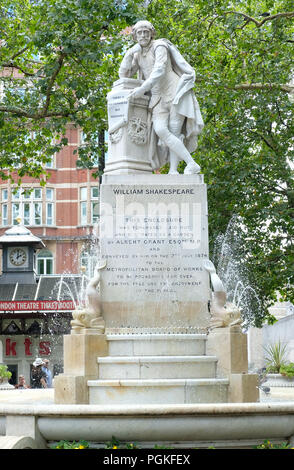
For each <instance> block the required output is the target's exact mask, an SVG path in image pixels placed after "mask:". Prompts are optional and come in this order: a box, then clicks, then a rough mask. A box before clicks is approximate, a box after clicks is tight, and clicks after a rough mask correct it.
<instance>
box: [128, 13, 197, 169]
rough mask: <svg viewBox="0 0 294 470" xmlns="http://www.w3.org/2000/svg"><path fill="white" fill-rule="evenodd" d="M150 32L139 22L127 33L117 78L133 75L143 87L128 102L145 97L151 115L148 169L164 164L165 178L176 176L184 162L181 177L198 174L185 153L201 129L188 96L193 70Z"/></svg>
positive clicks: (191, 95) (193, 146)
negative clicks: (130, 34)
mask: <svg viewBox="0 0 294 470" xmlns="http://www.w3.org/2000/svg"><path fill="white" fill-rule="evenodd" d="M154 36H155V29H154V27H153V25H152V24H151V23H149V21H139V22H138V23H136V24H135V26H134V27H133V37H134V39H135V40H136V41H137V44H136V45H135V46H133V47H131V48H130V49H129V50H128V51H127V52H126V54H125V56H124V58H123V60H122V63H121V66H120V69H119V76H120V78H124V77H129V78H131V77H132V76H133V75H134V74H135V73H137V72H138V75H139V77H138V78H140V79H142V80H143V83H142V85H141V86H140V87H138V88H136V89H135V90H133V91H132V92H131V94H130V98H132V97H133V98H140V97H141V96H143V95H144V94H145V93H147V92H150V94H151V98H150V101H149V110H150V112H151V116H152V117H151V127H152V128H151V133H150V159H151V164H152V167H153V169H158V168H160V167H162V166H163V165H164V164H165V163H167V162H168V161H169V163H170V170H169V174H176V173H178V170H177V167H178V163H179V162H180V161H182V160H184V161H185V162H186V163H187V166H186V168H185V170H184V173H185V174H194V173H199V171H200V167H199V165H198V164H197V163H196V162H195V161H194V160H193V158H192V156H191V152H193V151H194V150H195V149H196V148H197V138H198V135H199V134H200V132H201V131H202V129H203V126H204V123H203V119H202V116H201V112H200V108H199V104H198V102H197V99H196V97H195V94H194V92H193V86H194V83H195V72H194V69H193V68H192V67H191V66H190V65H189V64H188V63H187V62H186V60H185V59H184V58H183V56H182V55H181V54H180V52H179V51H178V49H177V48H176V47H175V46H174V45H173V44H172V43H171V42H170V41H168V40H167V39H157V40H155V39H154Z"/></svg>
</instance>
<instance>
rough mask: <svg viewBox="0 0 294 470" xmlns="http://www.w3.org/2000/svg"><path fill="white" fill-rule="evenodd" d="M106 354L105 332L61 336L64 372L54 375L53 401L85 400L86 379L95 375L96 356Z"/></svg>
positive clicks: (77, 401) (74, 402) (82, 401)
mask: <svg viewBox="0 0 294 470" xmlns="http://www.w3.org/2000/svg"><path fill="white" fill-rule="evenodd" d="M107 354H108V346H107V341H106V336H105V335H101V334H91V333H90V332H88V334H73V335H65V336H64V374H61V375H59V376H57V377H55V379H54V388H55V403H58V404H65V403H68V404H71V403H72V404H78V403H85V404H87V403H89V397H88V387H87V381H88V380H90V379H97V377H98V364H97V357H103V356H106V355H107Z"/></svg>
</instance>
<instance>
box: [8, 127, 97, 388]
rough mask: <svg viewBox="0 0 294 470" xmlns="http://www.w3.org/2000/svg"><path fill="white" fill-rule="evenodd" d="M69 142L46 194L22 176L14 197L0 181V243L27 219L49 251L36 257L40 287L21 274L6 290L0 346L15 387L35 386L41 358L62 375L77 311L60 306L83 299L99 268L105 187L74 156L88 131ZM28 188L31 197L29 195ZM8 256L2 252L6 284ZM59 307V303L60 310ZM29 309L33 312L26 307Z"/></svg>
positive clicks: (70, 132) (71, 133)
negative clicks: (21, 382)
mask: <svg viewBox="0 0 294 470" xmlns="http://www.w3.org/2000/svg"><path fill="white" fill-rule="evenodd" d="M66 137H67V139H68V145H67V146H66V147H65V148H64V149H63V150H62V151H60V152H59V153H57V154H55V155H54V156H53V158H52V161H51V162H50V164H49V165H48V171H50V174H51V176H50V178H49V180H48V182H47V184H46V186H45V187H42V186H41V185H40V181H39V180H36V179H33V178H30V177H24V178H23V180H22V186H21V189H20V190H18V191H17V192H16V193H14V191H13V190H14V189H15V188H16V185H13V184H11V183H10V182H8V181H3V180H0V205H1V210H0V237H1V236H2V235H4V234H6V232H7V230H8V231H9V229H10V228H11V227H14V226H16V225H18V224H19V221H20V219H21V223H22V224H23V225H24V226H25V227H27V228H28V229H29V230H30V232H31V233H32V234H33V235H35V236H36V237H38V238H40V239H41V241H42V242H43V243H44V245H45V246H44V247H41V248H37V249H36V251H35V268H36V275H37V276H36V281H33V282H32V283H31V284H23V283H21V282H18V281H20V277H19V278H18V276H17V272H16V276H15V281H14V282H12V281H11V280H10V281H9V282H10V283H9V284H8V283H6V284H5V283H4V284H2V285H0V341H2V344H3V361H4V363H5V364H7V365H8V367H9V369H10V370H11V371H12V373H13V380H12V382H11V383H16V381H17V377H18V375H19V374H24V375H25V378H26V381H27V383H29V382H30V369H31V366H32V363H33V361H34V359H35V358H36V357H37V356H38V357H42V358H45V357H47V358H49V360H50V369H51V370H52V372H53V373H54V374H56V373H59V372H60V371H62V367H63V335H64V334H67V333H69V331H70V320H71V311H72V309H73V308H72V307H69V308H65V307H64V305H63V306H62V301H64V300H65V301H66V302H68V304H66V305H69V304H70V301H71V300H72V296H73V297H74V298H75V300H78V299H77V292H76V291H77V289H78V288H79V287H78V288H77V286H80V285H81V283H84V279H85V277H84V276H83V275H84V274H86V275H88V276H90V275H91V272H92V271H93V268H94V266H95V263H96V259H95V256H91V255H89V252H90V250H91V246H92V234H93V230H94V233H95V234H96V233H98V231H97V224H98V221H99V181H98V180H97V179H96V178H94V177H93V173H95V171H97V168H94V169H93V170H87V169H78V168H77V166H76V160H77V154H76V153H74V151H75V150H76V149H77V148H78V146H79V145H80V144H82V138H83V136H82V132H81V131H80V130H78V129H76V128H74V127H73V126H72V127H71V126H69V127H68V129H67V133H66ZM26 189H32V192H30V193H25V190H26ZM96 239H97V238H96ZM2 254H3V251H2V250H0V260H1V272H0V279H1V275H2V272H3V264H2V263H3V259H2ZM16 271H17V270H16ZM63 274H64V277H63V276H62V275H63ZM70 274H72V275H73V276H71V275H70ZM3 278H4V276H3V275H2V279H3ZM60 279H61V283H60ZM58 283H59V284H58ZM0 284H1V281H0ZM59 285H61V286H63V287H64V289H63V291H62V290H61V289H59V287H58V286H59ZM67 286H70V288H71V290H72V293H70V292H69V290H70V289H68V287H67ZM33 301H34V304H33ZM45 301H50V302H52V303H51V304H49V303H48V302H47V303H46V302H45ZM55 301H57V302H60V303H59V307H58V308H57V309H56V310H55V311H54V310H53V309H52V305H53V306H54V305H55V304H54V302H55ZM57 302H56V303H57ZM63 304H65V302H63ZM14 305H16V307H14ZM30 305H34V307H32V308H31V309H30V308H28V307H30ZM44 305H47V307H44ZM48 305H49V307H50V309H49V308H48Z"/></svg>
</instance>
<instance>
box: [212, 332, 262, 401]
mask: <svg viewBox="0 0 294 470" xmlns="http://www.w3.org/2000/svg"><path fill="white" fill-rule="evenodd" d="M207 354H214V355H215V356H216V357H217V358H218V374H219V375H220V376H223V377H228V378H229V381H230V386H229V393H228V400H229V402H231V403H242V402H256V401H258V397H259V391H258V388H257V386H258V375H257V374H248V352H247V335H246V334H244V333H242V331H241V328H240V327H239V326H235V327H228V328H216V329H214V330H213V331H211V332H210V333H209V335H208V340H207Z"/></svg>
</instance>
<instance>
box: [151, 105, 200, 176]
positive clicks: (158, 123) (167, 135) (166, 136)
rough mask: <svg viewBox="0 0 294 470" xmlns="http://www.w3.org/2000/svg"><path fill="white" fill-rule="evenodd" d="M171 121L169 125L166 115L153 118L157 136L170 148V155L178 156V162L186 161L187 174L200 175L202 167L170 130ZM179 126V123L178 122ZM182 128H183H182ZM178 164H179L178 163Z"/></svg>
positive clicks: (162, 114) (156, 115) (160, 114)
mask: <svg viewBox="0 0 294 470" xmlns="http://www.w3.org/2000/svg"><path fill="white" fill-rule="evenodd" d="M171 121H173V119H172V120H171V119H170V121H169V123H168V119H167V118H166V113H159V114H155V115H154V116H153V127H154V131H155V133H156V135H157V136H158V137H159V138H160V140H162V142H163V143H164V144H165V145H166V146H167V147H168V148H169V150H170V153H173V154H175V155H176V156H177V158H178V162H179V161H181V160H184V161H185V162H186V163H187V167H186V168H185V173H188V174H192V173H199V171H200V167H199V165H197V163H195V162H194V160H193V158H192V157H191V155H190V153H189V152H188V150H187V149H186V147H185V145H184V144H183V142H182V141H181V139H180V138H179V137H177V136H175V135H174V134H173V133H172V132H171V131H170V130H169V128H168V125H169V126H171ZM177 125H179V122H177ZM172 126H173V124H172ZM181 127H182V126H181ZM178 162H177V163H178ZM175 163H176V162H175V157H174V158H173V165H175Z"/></svg>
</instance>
